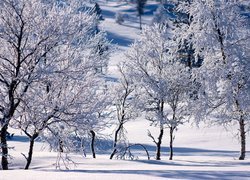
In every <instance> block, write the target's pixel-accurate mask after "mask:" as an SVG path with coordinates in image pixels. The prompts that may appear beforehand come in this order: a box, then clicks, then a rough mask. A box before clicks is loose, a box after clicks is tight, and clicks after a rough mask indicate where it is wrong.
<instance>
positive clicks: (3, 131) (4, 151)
mask: <svg viewBox="0 0 250 180" xmlns="http://www.w3.org/2000/svg"><path fill="white" fill-rule="evenodd" d="M7 129H8V126H7V125H4V126H3V127H2V129H1V149H2V169H3V170H8V169H9V168H8V164H9V163H8V145H7V138H6V135H7Z"/></svg>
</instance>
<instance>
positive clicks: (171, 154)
mask: <svg viewBox="0 0 250 180" xmlns="http://www.w3.org/2000/svg"><path fill="white" fill-rule="evenodd" d="M173 133H174V128H173V127H170V143H169V148H170V155H169V160H173V154H174V151H173V141H174V136H173Z"/></svg>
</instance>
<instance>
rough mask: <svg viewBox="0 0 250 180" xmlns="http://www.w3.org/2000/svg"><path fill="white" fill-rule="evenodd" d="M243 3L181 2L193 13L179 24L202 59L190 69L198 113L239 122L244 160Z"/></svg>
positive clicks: (248, 73)
mask: <svg viewBox="0 0 250 180" xmlns="http://www.w3.org/2000/svg"><path fill="white" fill-rule="evenodd" d="M241 3H243V1H228V0H204V1H198V0H194V1H193V2H192V3H191V4H181V6H180V8H181V9H183V10H184V11H186V12H188V13H189V14H190V17H192V18H191V23H190V25H189V26H186V27H184V28H183V35H184V36H183V38H184V39H188V41H189V43H190V44H192V46H193V48H194V49H195V57H196V60H197V59H198V58H202V59H203V63H202V66H201V67H200V68H197V69H196V70H194V71H193V72H194V76H193V78H194V79H195V81H196V82H198V83H199V84H200V88H199V91H200V93H199V97H198V99H197V100H196V103H195V104H197V105H198V107H196V108H197V113H198V114H197V115H198V116H197V119H199V120H202V119H203V118H205V119H206V120H209V122H210V123H211V122H212V123H213V122H216V123H219V124H229V123H230V124H231V123H238V124H239V137H240V142H241V152H240V157H239V159H241V160H243V159H244V158H245V153H246V133H247V131H249V124H250V118H249V117H250V116H249V112H250V111H249V110H250V109H249V108H250V94H249V92H250V88H249V84H250V61H249V60H250V53H249V52H250V51H249V47H250V24H249V21H247V20H246V19H245V18H244V16H243V15H242V11H241V8H240V7H241V5H242V4H241ZM198 102H199V103H198Z"/></svg>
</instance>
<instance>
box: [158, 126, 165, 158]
mask: <svg viewBox="0 0 250 180" xmlns="http://www.w3.org/2000/svg"><path fill="white" fill-rule="evenodd" d="M163 134H164V129H163V128H162V127H161V129H160V134H159V137H158V142H156V160H161V142H162V137H163Z"/></svg>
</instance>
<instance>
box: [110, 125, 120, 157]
mask: <svg viewBox="0 0 250 180" xmlns="http://www.w3.org/2000/svg"><path fill="white" fill-rule="evenodd" d="M122 125H123V124H122V123H121V124H119V127H118V128H117V130H116V131H115V140H114V145H113V152H112V153H111V155H110V158H109V159H113V157H114V155H115V154H116V153H117V149H116V146H117V141H118V134H119V132H120V130H121V129H122Z"/></svg>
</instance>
